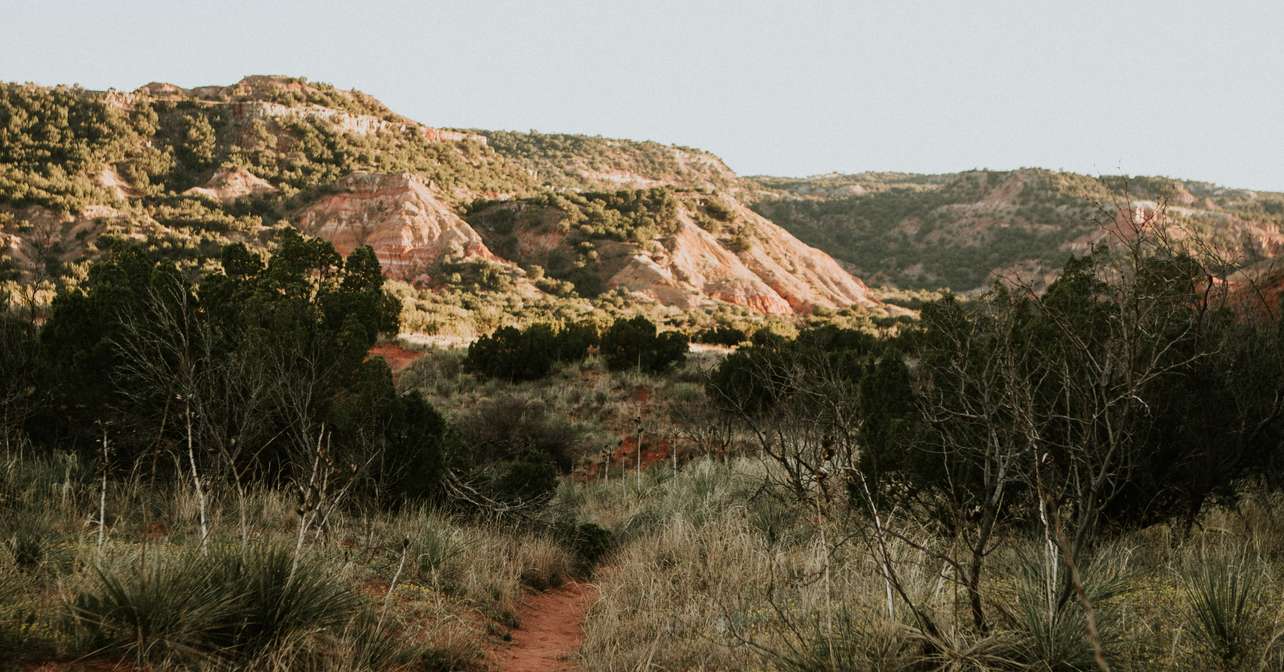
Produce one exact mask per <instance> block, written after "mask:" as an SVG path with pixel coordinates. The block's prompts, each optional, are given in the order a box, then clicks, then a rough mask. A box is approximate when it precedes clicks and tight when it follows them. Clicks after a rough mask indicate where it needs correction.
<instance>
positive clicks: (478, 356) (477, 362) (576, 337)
mask: <svg viewBox="0 0 1284 672" xmlns="http://www.w3.org/2000/svg"><path fill="white" fill-rule="evenodd" d="M596 342H597V331H596V329H594V328H593V327H592V326H591V325H582V324H575V325H570V326H567V327H563V328H561V329H558V328H555V327H553V326H552V325H548V324H533V325H531V326H528V327H526V328H524V329H518V328H516V327H503V328H500V329H498V330H496V331H495V332H494V333H492V334H490V335H489V336H483V337H481V338H479V339H477V340H476V341H474V342H473V343H471V344H470V345H469V346H468V356H467V358H466V359H465V360H464V365H465V367H467V368H468V370H470V371H472V372H474V373H479V374H481V375H484V376H487V377H490V378H501V379H504V380H509V381H518V380H538V379H540V378H544V377H545V376H547V375H548V374H550V373H552V372H553V365H554V364H556V363H557V362H578V361H580V360H583V359H584V358H585V357H586V356H588V351H589V348H590V347H592V346H593V345H594V344H595V343H596Z"/></svg>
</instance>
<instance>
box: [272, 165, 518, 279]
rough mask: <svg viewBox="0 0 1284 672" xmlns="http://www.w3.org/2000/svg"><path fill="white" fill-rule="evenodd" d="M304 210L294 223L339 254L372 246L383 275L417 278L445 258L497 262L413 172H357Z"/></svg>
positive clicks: (482, 243) (471, 231)
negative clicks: (331, 245) (477, 258)
mask: <svg viewBox="0 0 1284 672" xmlns="http://www.w3.org/2000/svg"><path fill="white" fill-rule="evenodd" d="M334 188H335V190H336V192H335V193H332V194H329V195H327V196H323V197H321V198H320V199H318V200H317V201H316V202H314V203H312V204H311V205H308V206H307V207H305V208H303V209H302V210H300V211H299V212H298V213H297V214H296V216H295V218H294V223H295V225H296V226H297V227H298V228H299V229H300V230H301V231H303V232H304V233H307V234H309V235H313V236H318V237H321V238H325V239H326V240H328V241H330V242H331V243H333V244H334V246H335V249H337V250H338V251H339V252H340V253H341V254H344V255H347V254H349V253H351V252H352V251H353V250H354V249H356V248H358V247H360V246H362V245H369V246H370V247H371V248H373V249H374V251H375V254H376V255H377V256H378V257H379V263H381V264H382V265H383V268H384V273H385V274H387V275H389V276H391V277H397V278H403V279H413V278H416V277H418V276H420V275H422V274H423V273H424V272H425V271H426V270H427V268H428V267H429V266H431V265H432V264H434V263H436V262H438V261H441V260H442V259H444V258H448V257H449V258H465V257H481V258H485V259H492V260H494V259H496V257H495V255H493V254H492V253H491V251H490V250H489V249H488V248H487V247H486V244H485V243H484V242H482V239H481V236H479V235H477V232H476V231H474V230H473V228H472V227H471V226H469V225H468V223H467V222H465V221H464V220H463V219H460V217H459V216H458V215H456V214H455V213H454V212H453V211H451V210H450V208H448V207H446V205H445V204H444V203H442V202H441V201H440V200H438V199H437V197H436V196H434V195H433V194H432V192H431V191H430V190H429V189H428V187H427V186H425V185H424V183H423V182H421V181H420V180H419V178H417V177H415V176H413V175H410V174H387V173H353V174H352V175H349V176H347V177H345V178H343V179H342V180H339V182H338V183H336V184H335V185H334Z"/></svg>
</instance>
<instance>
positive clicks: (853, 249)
mask: <svg viewBox="0 0 1284 672" xmlns="http://www.w3.org/2000/svg"><path fill="white" fill-rule="evenodd" d="M745 181H746V182H747V183H748V184H751V185H753V186H752V196H751V197H748V198H749V200H750V201H751V203H752V207H753V208H754V210H755V211H757V212H758V213H760V214H762V215H763V216H765V217H767V218H770V219H772V220H773V221H775V222H777V223H778V224H780V225H781V226H783V227H785V228H786V229H788V230H789V231H790V232H792V233H794V234H795V235H797V236H798V237H799V238H801V239H802V240H804V241H805V242H807V243H809V244H811V245H815V246H817V247H819V248H820V249H822V250H825V251H826V252H828V253H830V254H832V255H834V256H835V257H836V258H838V259H839V260H841V261H843V262H844V263H846V264H847V265H848V267H849V268H851V269H852V270H853V272H855V273H856V274H858V275H860V276H862V277H864V278H866V279H867V280H868V281H869V282H871V283H873V284H875V285H883V284H891V285H897V286H900V287H905V288H939V287H947V288H950V289H953V290H955V291H966V290H970V289H975V288H977V287H980V286H984V285H985V284H987V283H988V282H990V281H992V280H994V279H995V278H997V277H999V276H1004V277H1011V276H1015V277H1019V278H1021V279H1022V280H1024V281H1028V282H1032V283H1033V284H1035V285H1036V286H1040V285H1043V284H1045V283H1046V282H1047V281H1048V280H1049V279H1050V278H1051V277H1052V275H1053V269H1056V268H1058V267H1059V266H1060V265H1061V263H1063V262H1064V261H1065V259H1066V257H1068V256H1069V255H1070V254H1072V253H1078V254H1081V253H1083V252H1085V251H1087V250H1088V249H1090V247H1091V245H1092V243H1093V242H1094V241H1096V240H1097V239H1098V238H1099V237H1100V236H1101V235H1103V233H1102V227H1101V225H1102V224H1103V223H1109V222H1110V221H1111V219H1112V218H1113V217H1116V216H1118V215H1117V214H1116V211H1117V209H1118V208H1119V206H1122V207H1123V209H1125V210H1128V209H1139V210H1138V211H1137V214H1138V215H1143V214H1144V213H1147V212H1149V213H1153V212H1155V211H1157V210H1159V211H1162V213H1163V217H1164V222H1165V224H1166V225H1167V226H1169V228H1170V229H1171V230H1173V231H1174V233H1176V234H1177V235H1181V232H1183V231H1194V232H1198V233H1199V234H1201V236H1203V237H1205V238H1207V239H1208V240H1210V241H1211V242H1212V243H1213V244H1215V245H1217V246H1218V247H1219V248H1221V249H1222V250H1223V252H1224V253H1225V254H1227V255H1230V256H1236V257H1238V258H1240V259H1241V260H1247V261H1253V260H1257V259H1261V258H1266V257H1270V256H1273V255H1275V254H1276V253H1277V252H1278V251H1279V250H1280V248H1281V245H1284V236H1281V233H1280V228H1281V226H1282V225H1284V194H1279V193H1271V192H1254V191H1248V190H1242V189H1229V188H1224V187H1219V186H1216V185H1212V184H1208V183H1204V182H1193V181H1183V180H1176V179H1169V178H1158V177H1122V176H1102V177H1089V176H1086V175H1078V174H1075V173H1066V172H1057V171H1050V170H1043V169H1032V168H1025V169H1020V170H1014V171H987V170H977V171H968V172H964V173H957V174H949V175H913V174H905V173H862V174H856V175H822V176H817V177H811V178H801V179H791V178H774V177H754V178H746V180H745ZM1125 216H1127V215H1125Z"/></svg>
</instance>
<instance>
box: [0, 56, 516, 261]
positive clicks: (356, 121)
mask: <svg viewBox="0 0 1284 672" xmlns="http://www.w3.org/2000/svg"><path fill="white" fill-rule="evenodd" d="M354 173H376V174H385V175H393V176H411V177H410V178H406V179H410V180H412V181H414V182H416V183H418V184H420V185H422V187H423V189H420V190H418V191H414V190H408V191H407V196H406V198H404V199H403V198H397V197H390V198H387V199H385V200H384V202H383V204H384V205H385V206H387V208H386V210H385V211H384V214H386V215H388V217H387V218H384V217H382V216H375V217H367V218H366V221H365V222H364V223H366V224H370V225H372V226H375V227H379V226H383V225H385V224H386V223H387V222H385V221H384V219H389V220H390V221H391V225H392V226H393V227H394V229H395V231H394V232H393V235H391V236H388V235H383V232H381V236H382V238H384V239H385V240H386V239H387V238H389V237H394V238H395V237H396V234H397V232H402V231H404V229H405V227H406V220H407V219H408V218H409V219H411V220H416V217H413V216H411V217H402V216H394V215H393V213H394V212H397V211H400V210H401V209H403V208H405V206H406V205H407V203H411V204H412V205H419V206H421V207H420V210H422V211H423V212H424V213H425V217H424V218H419V219H422V220H424V221H411V222H410V224H411V228H417V229H420V230H419V231H415V232H414V234H415V235H410V236H407V238H408V243H409V247H408V248H407V249H402V250H397V251H396V252H397V254H400V255H410V256H416V255H417V254H418V253H419V252H421V251H422V250H420V249H419V248H418V247H416V246H417V245H419V244H420V243H424V244H426V245H428V247H429V248H431V247H433V243H432V241H431V240H427V239H429V238H431V237H432V234H433V231H434V227H436V228H440V227H438V226H437V224H438V220H440V219H441V216H444V215H442V213H443V211H445V210H447V209H448V208H449V207H451V206H457V205H459V204H461V203H464V202H467V201H470V200H472V199H474V198H477V197H481V196H487V197H493V196H496V195H499V194H501V193H513V192H524V191H527V190H529V189H531V188H533V187H534V183H533V182H532V181H531V180H530V179H529V178H528V177H527V176H526V173H525V171H523V170H522V169H521V168H520V167H518V166H517V165H516V164H513V163H512V162H510V161H508V160H506V159H504V158H503V157H502V156H500V155H498V154H496V153H495V152H493V151H491V150H490V149H489V148H488V147H487V146H486V142H485V139H484V138H481V137H480V136H476V135H468V134H462V133H457V132H452V131H442V130H440V129H435V128H432V127H428V126H424V125H422V124H419V123H416V122H413V121H410V120H408V119H405V118H403V117H400V116H398V115H396V114H394V113H392V112H391V111H389V110H388V109H387V108H385V107H384V106H383V105H382V104H380V103H379V102H378V101H376V100H374V99H373V98H371V97H369V96H367V95H365V94H362V93H359V92H355V91H339V90H337V89H335V88H333V87H331V86H329V85H325V84H316V83H310V82H307V81H306V80H302V79H298V78H289V77H266V76H253V77H246V78H245V79H243V80H241V81H240V82H238V83H237V84H234V85H232V86H225V87H219V86H211V87H199V88H195V89H190V90H188V89H182V88H179V87H177V86H174V85H170V84H155V83H153V84H149V85H146V86H143V87H141V88H139V89H137V90H135V91H133V92H127V93H125V92H118V91H107V92H94V91H87V90H84V89H80V88H75V87H65V86H60V87H53V88H46V87H40V86H34V85H19V84H0V224H3V225H4V226H3V235H4V240H3V241H2V242H3V243H4V246H5V248H6V250H7V255H6V256H7V259H8V260H9V262H10V263H9V266H10V268H9V269H8V270H9V271H10V272H13V271H14V270H19V271H28V272H36V273H37V274H39V273H41V272H44V271H47V270H52V269H54V268H56V267H60V266H63V265H65V264H68V263H72V262H75V261H78V260H81V259H83V258H85V257H86V256H91V255H92V254H93V253H94V252H95V251H96V250H97V249H98V248H99V247H101V244H103V243H105V241H104V240H101V239H102V238H103V237H104V236H107V237H110V238H130V239H137V240H146V241H148V244H149V245H151V246H154V247H158V248H162V249H167V250H171V251H172V252H173V254H174V255H175V256H177V257H192V258H196V259H200V258H202V257H203V256H204V255H206V254H207V253H208V252H209V251H210V250H213V249H216V248H218V247H220V246H221V245H222V244H225V243H227V242H229V241H232V240H247V241H251V242H253V241H256V240H261V239H262V238H263V237H264V236H266V235H268V234H270V229H271V228H272V227H273V226H277V225H286V224H290V223H294V222H295V221H296V220H297V219H298V214H299V212H301V211H306V209H307V206H309V205H311V204H314V203H316V202H317V201H318V200H319V199H324V197H325V195H326V194H327V193H329V192H334V191H339V192H344V191H349V190H351V188H352V179H354V178H351V176H352V175H353V174H354ZM345 178H346V179H347V181H345ZM378 179H379V178H375V180H376V181H378ZM397 179H401V178H394V181H396V180H397ZM412 191H414V193H413V194H411V193H410V192H412ZM415 199H418V200H417V201H416V200H415ZM329 206H330V207H332V208H333V207H334V206H335V204H334V203H329ZM314 219H315V218H314ZM313 223H314V224H315V223H316V222H315V221H314V222H313ZM445 228H446V229H447V230H451V227H445ZM344 235H347V234H344ZM391 251H393V250H392V249H391V247H390V246H388V245H386V246H385V248H384V249H381V252H391ZM418 256H423V255H422V254H418ZM15 267H16V268H15Z"/></svg>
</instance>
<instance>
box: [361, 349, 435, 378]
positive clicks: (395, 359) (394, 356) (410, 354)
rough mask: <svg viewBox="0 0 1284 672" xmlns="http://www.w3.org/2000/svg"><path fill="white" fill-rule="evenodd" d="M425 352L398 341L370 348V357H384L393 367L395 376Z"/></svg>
mask: <svg viewBox="0 0 1284 672" xmlns="http://www.w3.org/2000/svg"><path fill="white" fill-rule="evenodd" d="M423 354H424V353H422V352H416V351H414V350H407V349H406V348H403V347H401V346H400V345H397V344H396V343H379V344H376V345H375V346H374V347H373V348H370V352H369V356H370V357H382V358H383V361H385V362H387V363H388V368H389V369H392V375H393V377H394V378H395V377H396V376H397V374H398V373H401V372H402V371H404V370H405V369H406V367H408V366H410V365H411V364H412V363H413V362H414V361H415V360H416V359H419V358H420V357H422V356H423Z"/></svg>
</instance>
